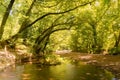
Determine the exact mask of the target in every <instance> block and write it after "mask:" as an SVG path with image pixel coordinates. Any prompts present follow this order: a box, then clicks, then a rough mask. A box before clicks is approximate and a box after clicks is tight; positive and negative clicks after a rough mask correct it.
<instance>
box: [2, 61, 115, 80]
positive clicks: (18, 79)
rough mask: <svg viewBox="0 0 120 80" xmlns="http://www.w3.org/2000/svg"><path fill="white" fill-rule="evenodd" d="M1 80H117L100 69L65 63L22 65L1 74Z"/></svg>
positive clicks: (109, 73) (7, 69)
mask: <svg viewBox="0 0 120 80" xmlns="http://www.w3.org/2000/svg"><path fill="white" fill-rule="evenodd" d="M0 80H117V79H115V78H114V75H113V74H112V73H111V72H109V71H107V70H103V69H100V68H99V67H96V66H93V65H86V64H82V63H81V64H72V63H64V64H61V65H56V66H43V65H40V64H29V63H28V64H21V65H18V64H17V65H16V66H14V67H9V68H6V69H5V70H3V71H1V72H0Z"/></svg>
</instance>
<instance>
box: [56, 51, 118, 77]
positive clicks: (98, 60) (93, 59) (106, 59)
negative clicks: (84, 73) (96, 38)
mask: <svg viewBox="0 0 120 80" xmlns="http://www.w3.org/2000/svg"><path fill="white" fill-rule="evenodd" d="M58 55H60V56H62V57H68V58H70V59H72V60H74V61H82V62H85V63H86V64H91V65H95V66H98V67H101V68H102V69H107V70H108V71H110V72H112V73H113V74H114V75H115V76H116V77H117V78H119V79H120V55H103V54H87V53H76V52H71V53H61V54H58Z"/></svg>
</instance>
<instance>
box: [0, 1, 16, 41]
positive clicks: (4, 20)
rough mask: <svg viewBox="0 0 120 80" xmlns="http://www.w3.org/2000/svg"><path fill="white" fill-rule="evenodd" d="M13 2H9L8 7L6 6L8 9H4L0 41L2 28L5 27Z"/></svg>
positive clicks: (0, 32) (0, 35)
mask: <svg viewBox="0 0 120 80" xmlns="http://www.w3.org/2000/svg"><path fill="white" fill-rule="evenodd" d="M14 1H15V0H11V1H10V3H9V5H8V7H7V9H6V12H5V14H4V16H3V19H2V23H1V26H0V39H1V38H2V35H3V32H4V27H5V24H6V22H7V19H8V16H9V14H10V11H11V9H12V6H13V4H14Z"/></svg>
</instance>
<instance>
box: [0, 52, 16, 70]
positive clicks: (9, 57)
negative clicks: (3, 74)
mask: <svg viewBox="0 0 120 80" xmlns="http://www.w3.org/2000/svg"><path fill="white" fill-rule="evenodd" d="M13 64H15V55H13V54H12V53H11V52H8V51H4V50H0V70H3V69H4V68H6V67H8V66H10V65H13Z"/></svg>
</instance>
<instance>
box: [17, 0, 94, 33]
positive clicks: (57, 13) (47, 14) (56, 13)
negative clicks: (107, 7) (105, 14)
mask: <svg viewBox="0 0 120 80" xmlns="http://www.w3.org/2000/svg"><path fill="white" fill-rule="evenodd" d="M94 1H95V0H93V1H91V2H87V3H84V4H81V5H79V6H76V7H74V8H72V9H69V10H66V11H63V12H54V13H46V14H44V15H42V16H40V17H39V18H37V19H36V20H34V21H33V22H32V23H31V24H29V25H27V26H25V27H24V29H26V28H28V27H30V26H32V25H33V24H35V23H36V22H37V21H39V20H41V19H43V18H45V17H47V16H49V15H59V14H65V13H68V12H71V11H73V10H75V9H78V8H79V7H82V6H85V5H87V4H91V3H93V2H94ZM24 29H23V30H24ZM21 32H22V31H19V33H21Z"/></svg>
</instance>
